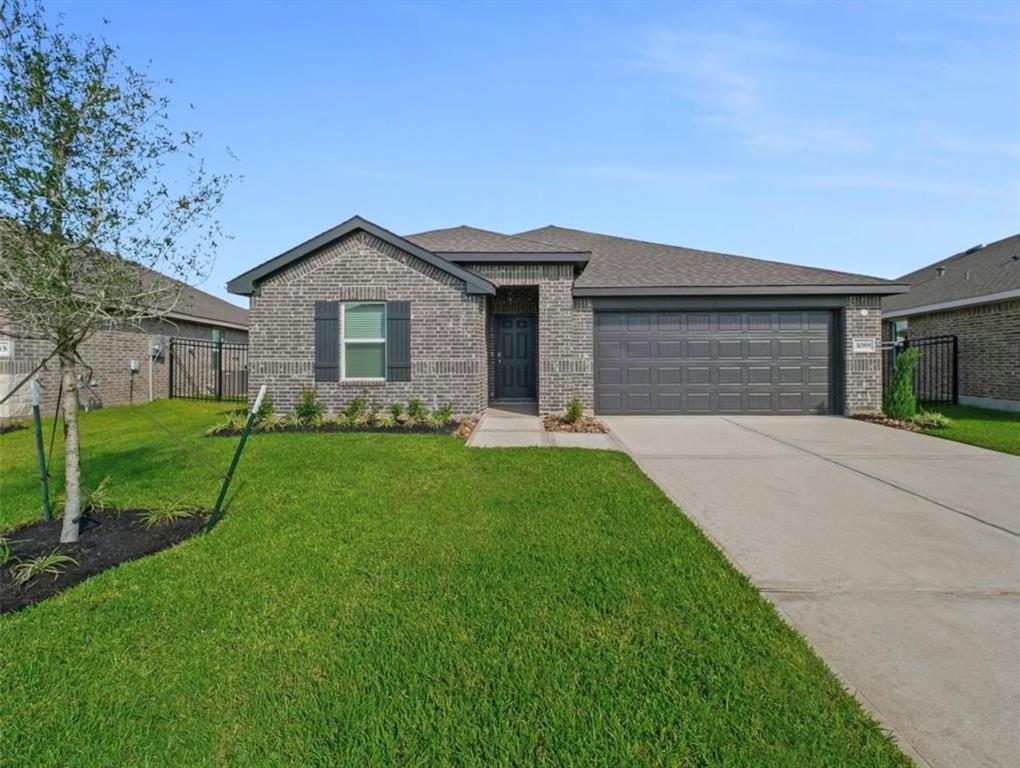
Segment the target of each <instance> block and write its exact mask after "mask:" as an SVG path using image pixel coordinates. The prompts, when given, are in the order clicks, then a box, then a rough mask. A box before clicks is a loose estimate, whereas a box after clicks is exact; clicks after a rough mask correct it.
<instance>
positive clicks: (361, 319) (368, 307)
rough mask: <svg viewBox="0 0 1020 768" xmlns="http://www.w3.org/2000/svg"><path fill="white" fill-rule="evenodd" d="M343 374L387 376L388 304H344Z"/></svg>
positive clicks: (361, 378) (348, 378)
mask: <svg viewBox="0 0 1020 768" xmlns="http://www.w3.org/2000/svg"><path fill="white" fill-rule="evenodd" d="M340 364H341V371H342V373H341V378H343V379H344V380H345V381H351V380H355V381H364V380H376V381H382V380H384V379H385V378H386V305H385V304H365V303H356V304H344V305H343V320H342V322H341V325H340Z"/></svg>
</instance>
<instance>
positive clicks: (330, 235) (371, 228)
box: [227, 216, 496, 296]
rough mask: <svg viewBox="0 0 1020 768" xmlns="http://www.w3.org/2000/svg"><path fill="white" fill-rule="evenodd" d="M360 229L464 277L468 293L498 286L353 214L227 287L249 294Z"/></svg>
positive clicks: (484, 291)
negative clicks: (302, 260)
mask: <svg viewBox="0 0 1020 768" xmlns="http://www.w3.org/2000/svg"><path fill="white" fill-rule="evenodd" d="M358 231H362V232H367V233H368V234H370V235H372V236H374V237H377V238H379V239H380V240H382V241H384V242H386V243H389V244H390V245H392V246H393V247H394V248H398V249H400V250H402V251H404V252H405V253H409V254H411V255H412V256H415V257H417V258H419V259H421V260H422V261H424V262H426V263H427V264H431V265H432V266H434V267H436V268H437V269H439V270H441V271H443V272H446V273H447V274H449V275H452V276H453V277H456V278H458V279H460V280H463V281H464V291H465V293H483V294H492V293H495V292H496V287H495V286H494V285H493V284H492V283H490V282H489V281H488V280H486V279H485V278H484V277H482V276H480V275H476V274H475V273H474V272H469V271H468V270H466V269H462V268H461V267H459V266H457V265H456V264H454V263H453V262H452V261H450V260H448V259H445V258H443V257H442V256H440V255H438V254H436V253H433V252H432V251H430V250H428V249H426V248H423V247H422V246H420V245H417V244H416V243H414V242H412V241H411V240H409V239H407V238H403V237H401V236H400V235H395V234H393V233H392V232H390V231H389V230H388V229H383V228H382V227H380V226H379V225H378V224H373V223H372V222H370V221H368V220H367V219H363V218H361V217H360V216H352V217H351V218H349V219H348V220H347V221H345V222H343V223H342V224H338V225H337V226H335V227H333V228H332V229H327V230H326V231H325V232H322V233H321V234H318V235H316V236H315V237H313V238H312V239H310V240H306V241H305V242H303V243H301V245H298V246H295V247H294V248H291V249H290V250H287V251H284V252H283V253H281V254H280V255H279V256H276V257H275V258H272V259H270V260H269V261H266V262H263V263H262V264H259V265H258V266H257V267H255V268H254V269H249V270H248V271H247V272H245V273H244V274H242V275H238V276H237V277H235V278H234V279H233V280H231V281H230V282H228V283H227V290H228V291H230V292H231V293H239V294H241V295H243V296H250V295H251V294H252V293H253V292H254V291H255V286H256V285H257V284H258V282H259V281H260V280H263V279H265V278H266V277H269V276H270V275H272V274H275V273H276V272H279V271H280V270H281V269H284V268H285V267H288V266H290V265H291V264H293V263H294V262H296V261H300V260H301V259H303V258H305V257H306V256H310V255H311V254H313V253H315V252H317V251H319V250H321V249H322V248H325V247H326V246H328V245H330V244H331V243H334V242H336V241H337V240H339V239H340V238H342V237H345V236H347V235H349V234H351V233H352V232H358Z"/></svg>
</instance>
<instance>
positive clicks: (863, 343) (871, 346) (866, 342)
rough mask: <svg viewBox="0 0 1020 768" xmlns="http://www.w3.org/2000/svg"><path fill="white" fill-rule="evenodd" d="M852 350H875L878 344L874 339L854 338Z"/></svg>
mask: <svg viewBox="0 0 1020 768" xmlns="http://www.w3.org/2000/svg"><path fill="white" fill-rule="evenodd" d="M853 344H854V347H853V349H854V352H875V351H877V349H878V345H877V344H876V343H875V340H874V339H854V340H853Z"/></svg>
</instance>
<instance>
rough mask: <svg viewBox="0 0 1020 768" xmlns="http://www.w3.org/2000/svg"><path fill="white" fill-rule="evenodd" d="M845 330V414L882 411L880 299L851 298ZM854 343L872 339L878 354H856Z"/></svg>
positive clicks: (844, 321) (874, 297) (847, 303)
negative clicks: (859, 340)
mask: <svg viewBox="0 0 1020 768" xmlns="http://www.w3.org/2000/svg"><path fill="white" fill-rule="evenodd" d="M862 311H863V312H865V313H866V314H862ZM843 328H844V329H845V341H844V353H845V355H846V365H845V372H844V387H845V390H846V392H845V409H846V413H847V415H849V414H852V413H861V412H866V411H879V410H881V409H882V352H881V337H882V309H881V298H880V297H879V296H848V297H847V302H846V306H845V307H844V309H843ZM854 339H873V340H874V342H875V351H874V352H854V350H853V340H854Z"/></svg>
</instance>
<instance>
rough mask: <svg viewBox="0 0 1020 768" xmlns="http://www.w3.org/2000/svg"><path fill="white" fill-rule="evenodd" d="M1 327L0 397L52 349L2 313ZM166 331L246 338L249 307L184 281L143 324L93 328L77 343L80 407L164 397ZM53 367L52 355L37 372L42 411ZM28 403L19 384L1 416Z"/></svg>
mask: <svg viewBox="0 0 1020 768" xmlns="http://www.w3.org/2000/svg"><path fill="white" fill-rule="evenodd" d="M0 329H2V330H0V399H3V398H4V397H5V396H6V395H7V393H8V392H10V390H11V388H13V387H15V386H16V385H17V384H18V383H19V382H20V381H21V380H22V379H24V378H25V376H27V375H28V374H29V373H31V372H32V370H33V369H34V368H35V367H36V366H37V365H39V363H40V362H41V361H42V360H43V359H45V358H46V357H47V355H49V354H50V353H51V352H52V351H53V345H52V344H49V343H48V342H44V341H39V340H35V339H30V338H17V329H12V328H8V327H7V325H5V324H4V322H3V319H2V318H0ZM26 335H29V336H30V335H31V334H26ZM171 337H177V338H188V339H208V340H214V339H220V340H222V341H224V342H247V340H248V311H247V310H245V309H243V308H242V307H238V306H235V305H234V304H231V303H230V302H228V301H224V300H223V299H219V298H217V297H215V296H213V295H211V294H208V293H205V292H204V291H200V290H198V289H197V288H192V287H191V286H184V288H183V290H182V293H181V297H180V300H179V301H178V302H177V304H176V305H175V307H174V309H173V311H171V312H170V313H169V314H168V315H167V316H166V318H165V319H161V320H149V321H146V322H145V323H143V327H142V328H134V327H125V328H114V329H109V330H104V331H100V332H98V333H96V334H95V335H94V336H92V337H91V338H89V339H87V340H86V341H85V342H84V343H82V344H81V346H80V347H79V353H80V355H81V358H82V361H83V362H84V365H82V364H81V363H79V371H78V380H79V382H80V387H79V394H80V397H81V400H82V407H85V408H96V407H101V406H105V405H117V404H120V403H139V402H144V401H147V400H149V398H150V393H151V397H152V398H160V397H166V396H167V394H168V385H169V366H168V363H167V342H168V340H169V339H170V338H171ZM133 368H137V370H133ZM58 369H59V365H58V362H57V360H56V358H53V359H51V360H50V361H49V362H48V363H47V364H46V366H45V368H43V369H42V370H40V371H39V374H38V378H39V382H40V384H41V388H40V391H41V403H42V410H43V412H44V413H52V412H53V410H54V408H55V407H56V402H57V393H58V391H59V380H60V374H59V370H58ZM182 370H183V367H182ZM150 371H151V374H152V388H151V391H150V388H149V381H150V379H149V374H150ZM179 375H180V374H179ZM30 407H31V402H30V392H29V388H28V387H27V386H24V387H22V388H21V389H19V390H18V391H17V392H16V393H15V394H14V396H13V397H12V398H11V399H10V400H8V401H7V402H6V403H3V404H2V405H0V418H3V417H12V416H23V415H25V414H27V413H28V412H29V411H30Z"/></svg>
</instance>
